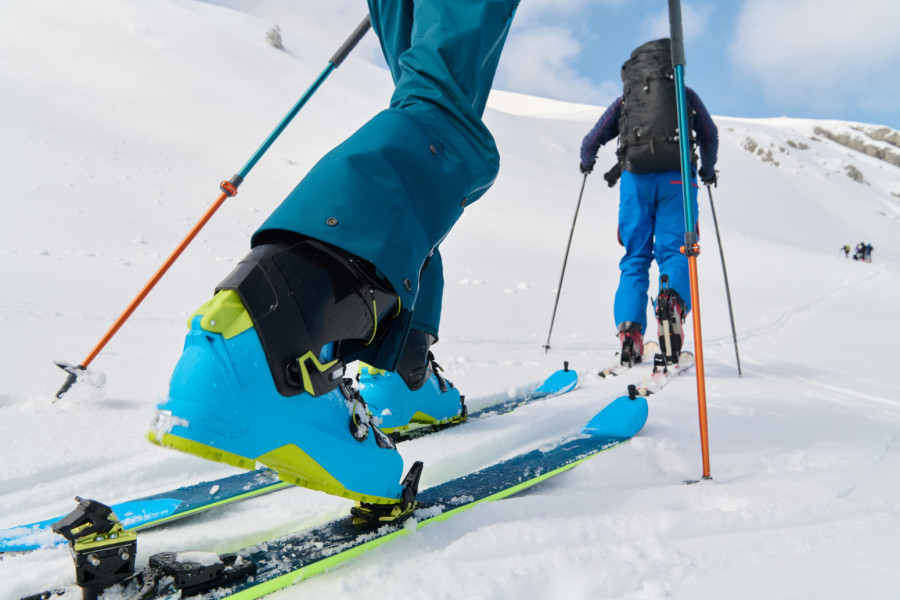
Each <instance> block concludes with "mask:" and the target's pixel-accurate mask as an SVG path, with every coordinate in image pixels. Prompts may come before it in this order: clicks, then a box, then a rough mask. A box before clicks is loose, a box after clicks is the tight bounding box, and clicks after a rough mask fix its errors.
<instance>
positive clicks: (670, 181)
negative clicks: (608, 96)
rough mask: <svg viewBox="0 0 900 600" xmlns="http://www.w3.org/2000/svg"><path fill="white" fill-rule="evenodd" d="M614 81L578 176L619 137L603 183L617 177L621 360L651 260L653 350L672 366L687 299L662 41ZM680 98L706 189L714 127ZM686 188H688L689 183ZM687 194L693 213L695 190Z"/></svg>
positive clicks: (699, 107)
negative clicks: (617, 88) (616, 90)
mask: <svg viewBox="0 0 900 600" xmlns="http://www.w3.org/2000/svg"><path fill="white" fill-rule="evenodd" d="M622 80H623V82H624V93H623V95H622V97H620V98H618V99H616V101H615V102H613V103H612V104H611V105H610V106H609V108H607V109H606V112H604V113H603V116H601V117H600V120H599V121H597V124H596V125H595V126H594V128H593V129H591V131H590V132H589V133H588V134H587V136H585V138H584V141H583V142H582V144H581V165H580V167H581V171H582V172H583V173H590V172H591V171H592V170H593V168H594V163H595V162H596V160H597V151H598V149H599V148H600V146H602V145H603V144H605V143H606V142H608V141H610V140H612V139H613V138H616V137H618V138H619V147H618V150H617V152H616V154H617V156H618V158H619V161H618V162H617V163H616V165H615V166H614V167H613V168H612V169H611V170H610V171H609V172H608V173H607V174H606V175H604V179H606V180H607V182H608V183H609V185H610V187H612V186H613V185H615V183H616V181H617V179H618V178H619V177H620V176H621V178H622V185H621V188H620V199H619V241H620V243H621V244H622V245H623V246H625V256H624V257H623V258H622V260H621V261H620V263H619V268H620V270H621V275H620V277H619V287H618V289H617V290H616V297H615V306H614V316H615V322H616V328H617V331H618V335H619V341H620V343H621V362H622V364H628V365H631V364H634V363H638V362H640V361H641V355H642V354H643V347H644V342H643V339H644V332H645V330H646V327H647V290H648V288H649V285H650V276H649V270H650V264H651V262H652V261H653V260H654V259H655V260H656V262H657V265H658V266H659V272H660V286H659V295H658V297H657V300H656V316H657V322H658V325H659V333H660V347H661V349H662V352H663V353H664V354H665V355H666V359H667V361H669V362H677V360H678V354H679V352H680V350H681V344H682V341H683V334H682V323H683V321H684V318H685V315H686V314H687V313H688V311H690V309H691V300H690V298H691V296H690V277H689V273H688V260H687V257H685V256H684V255H683V254H681V252H680V249H681V246H682V245H684V202H683V194H682V187H681V171H680V169H681V157H680V151H679V144H678V139H677V127H678V118H677V111H676V103H675V83H674V76H673V68H672V58H671V47H670V42H669V40H668V39H666V38H664V39H661V40H656V41H653V42H647V43H646V44H644V45H642V46H640V47H638V48H637V49H635V50H634V51H633V52H632V53H631V58H630V59H629V60H628V61H627V62H625V64H624V65H622ZM686 100H687V109H688V113H689V124H690V126H691V134H692V135H691V142H692V144H696V145H698V146H699V150H700V158H701V160H702V166H701V167H700V171H699V175H700V179H701V180H702V181H703V183H705V184H706V185H713V184H714V183H715V182H716V170H715V165H716V159H717V153H718V147H719V136H718V129H717V128H716V125H715V123H713V120H712V117H710V115H709V112H707V110H706V107H705V106H704V105H703V103H702V102H701V101H700V97H699V96H698V95H697V94H696V93H695V92H694V91H693V90H692V89H690V88H686ZM695 158H696V157H695ZM693 168H694V169H696V160H695V161H694V164H693ZM694 172H695V173H696V170H695V171H694ZM693 187H694V188H695V189H696V187H697V186H696V184H695V185H694V186H693ZM693 196H694V197H693V199H692V202H693V203H694V214H696V211H697V197H696V191H695V193H694V195H693ZM666 281H667V282H668V283H665V282H666Z"/></svg>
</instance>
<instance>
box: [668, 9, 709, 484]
mask: <svg viewBox="0 0 900 600" xmlns="http://www.w3.org/2000/svg"><path fill="white" fill-rule="evenodd" d="M669 31H670V38H671V44H672V67H673V69H674V71H675V103H676V110H677V112H678V142H679V144H678V145H679V150H680V154H681V190H682V196H683V199H684V248H682V251H683V252H684V254H685V256H687V259H688V267H689V271H690V279H691V305H692V306H691V310H692V312H693V320H694V354H695V357H694V358H695V361H696V365H697V367H696V368H697V405H698V411H699V416H700V451H701V454H702V458H703V479H711V475H710V468H709V435H708V428H707V418H706V374H705V372H704V369H703V337H702V331H701V327H700V289H699V285H700V284H699V280H698V277H697V256H698V255H699V254H700V244H698V240H699V238H698V236H697V231H696V223H697V217H696V215H695V214H694V203H693V200H694V192H693V188H692V184H693V173H692V170H691V149H690V137H691V136H690V131H689V129H688V120H687V101H686V97H685V86H684V65H685V64H686V62H687V61H686V60H685V56H684V30H683V27H682V24H681V2H680V0H669Z"/></svg>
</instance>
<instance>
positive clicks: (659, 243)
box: [652, 171, 697, 312]
mask: <svg viewBox="0 0 900 600" xmlns="http://www.w3.org/2000/svg"><path fill="white" fill-rule="evenodd" d="M652 176H653V177H654V179H655V186H656V227H655V230H654V236H655V240H656V241H655V243H654V248H653V254H654V256H655V257H656V264H657V265H658V266H659V275H660V278H662V276H663V275H666V276H668V279H669V288H670V289H673V290H675V291H676V292H678V295H679V296H681V298H682V299H683V300H684V303H685V312H688V311H690V310H691V278H690V270H689V266H688V259H687V257H686V256H685V255H684V254H682V253H681V247H682V246H684V232H685V223H684V195H683V193H682V188H681V173H680V172H679V171H666V172H663V173H654V174H653V175H652ZM691 191H692V198H691V202H692V203H693V212H694V214H695V215H696V214H697V186H696V184H694V183H693V181H692V185H691ZM660 289H662V282H661V281H660Z"/></svg>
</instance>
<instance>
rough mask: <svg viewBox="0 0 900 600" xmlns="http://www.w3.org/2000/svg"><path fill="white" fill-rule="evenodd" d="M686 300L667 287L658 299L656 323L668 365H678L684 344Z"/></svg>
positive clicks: (661, 351) (661, 291) (661, 349)
mask: <svg viewBox="0 0 900 600" xmlns="http://www.w3.org/2000/svg"><path fill="white" fill-rule="evenodd" d="M685 312H686V311H685V304H684V299H683V298H682V297H681V296H680V295H679V294H678V292H676V291H675V290H673V289H671V288H669V287H666V288H664V289H662V290H660V292H659V296H658V297H657V298H656V322H657V325H658V328H659V346H660V353H661V354H662V355H663V356H664V357H665V362H666V364H670V365H671V364H676V365H677V364H678V356H679V354H681V346H682V344H683V342H684V319H685Z"/></svg>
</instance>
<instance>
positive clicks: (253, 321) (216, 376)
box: [148, 234, 421, 522]
mask: <svg viewBox="0 0 900 600" xmlns="http://www.w3.org/2000/svg"><path fill="white" fill-rule="evenodd" d="M291 236H293V237H291ZM397 309H398V298H397V295H396V293H395V292H394V290H393V288H392V287H391V285H390V284H389V283H388V282H387V281H385V280H384V279H383V278H381V277H380V276H379V273H378V271H377V270H376V269H375V268H374V267H373V266H372V265H371V264H370V263H368V262H367V261H365V260H362V259H359V258H358V257H355V256H352V255H350V254H348V253H346V252H343V251H341V250H339V249H337V248H335V247H333V246H329V245H327V244H324V243H321V242H318V241H315V240H312V239H309V238H303V237H301V236H294V235H293V234H290V236H285V237H284V238H282V239H280V240H278V241H277V242H275V243H267V244H263V245H260V246H257V247H255V248H253V250H252V251H251V252H250V254H248V255H247V256H246V257H245V258H244V259H243V260H242V261H241V262H240V263H239V264H238V265H237V267H236V268H235V269H234V270H233V271H232V272H231V274H230V275H229V276H228V277H226V279H225V280H224V281H223V282H222V283H221V284H220V285H219V287H218V288H217V290H216V294H215V296H214V298H213V299H212V300H211V301H209V302H207V303H206V304H204V305H203V306H201V307H200V309H199V310H197V312H196V313H194V314H193V315H192V316H191V317H190V320H189V328H190V331H189V333H188V334H187V339H186V340H185V345H184V352H183V354H182V356H181V359H180V360H179V362H178V364H177V365H176V367H175V371H174V373H173V375H172V379H171V382H170V387H169V396H168V399H167V401H166V402H165V403H163V404H161V405H159V406H158V407H157V411H156V415H155V418H154V421H153V423H152V425H151V430H150V433H149V434H148V438H149V439H150V440H151V441H152V442H154V443H156V444H159V445H161V446H165V447H169V448H174V449H177V450H181V451H184V452H187V453H190V454H194V455H197V456H201V457H203V458H206V459H210V460H214V461H218V462H223V463H227V464H231V465H234V466H238V467H242V468H246V469H254V468H255V467H256V464H257V463H262V464H263V465H265V466H267V467H269V468H271V469H274V470H275V471H276V472H277V473H278V475H279V477H280V478H281V479H282V480H284V481H286V482H289V483H292V484H296V485H300V486H303V487H307V488H311V489H315V490H320V491H324V492H327V493H330V494H334V495H338V496H343V497H346V498H350V499H353V500H355V501H357V503H358V504H359V506H360V507H361V509H360V510H361V511H362V512H363V513H366V511H368V512H369V513H372V514H375V515H376V516H377V519H378V522H383V521H385V520H389V519H395V518H400V517H403V516H405V515H406V514H409V513H410V512H411V511H412V509H413V507H414V505H415V502H414V500H413V499H414V496H415V493H414V489H415V487H416V486H417V485H418V476H419V474H420V473H421V464H418V466H417V467H414V468H413V469H411V470H410V472H409V474H408V475H407V477H406V479H405V480H404V481H402V482H401V481H400V480H401V477H402V475H403V459H402V458H401V456H400V454H399V453H398V452H397V450H396V447H395V446H394V443H393V442H392V440H391V439H390V438H389V437H388V436H387V435H385V434H384V433H382V432H381V431H380V430H379V428H378V427H377V426H376V424H375V423H374V422H373V419H372V415H371V412H370V411H369V410H368V406H367V404H366V402H365V401H364V400H363V398H362V396H361V395H360V394H359V392H358V391H357V390H356V389H354V387H353V385H352V380H351V379H347V378H344V377H343V375H344V371H345V369H344V361H343V359H342V358H341V356H342V354H343V353H342V350H343V349H345V348H346V347H350V348H352V347H353V346H354V345H356V346H359V345H367V344H374V343H378V341H379V340H380V339H382V337H383V335H384V333H385V331H387V330H388V329H389V328H390V325H391V319H392V318H393V316H394V315H395V314H396V313H397ZM344 355H346V354H344Z"/></svg>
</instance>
